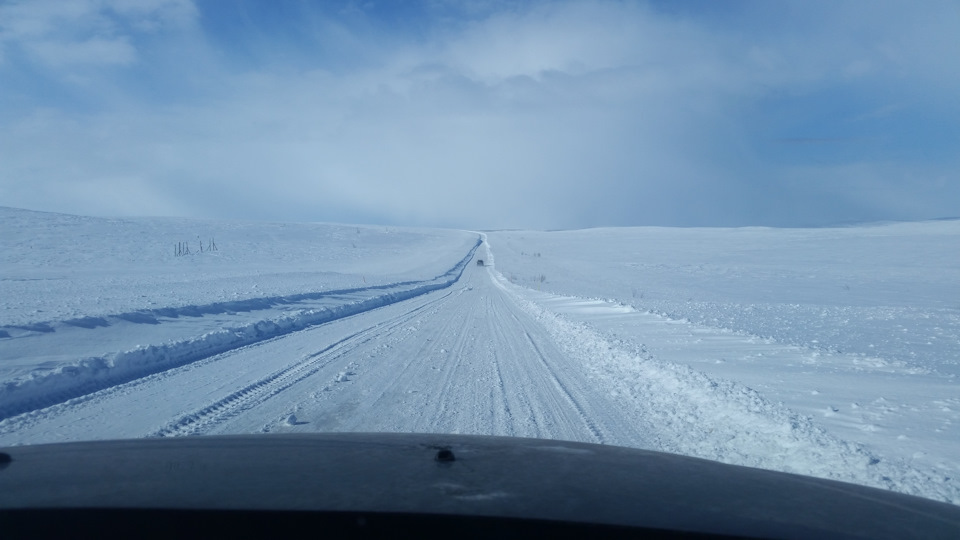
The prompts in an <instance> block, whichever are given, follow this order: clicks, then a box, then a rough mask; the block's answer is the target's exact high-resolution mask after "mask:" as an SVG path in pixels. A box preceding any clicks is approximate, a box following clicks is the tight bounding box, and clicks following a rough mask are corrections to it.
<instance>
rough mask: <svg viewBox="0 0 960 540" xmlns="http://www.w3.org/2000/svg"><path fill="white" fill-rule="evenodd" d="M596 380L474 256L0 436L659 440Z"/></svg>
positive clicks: (51, 410) (75, 402)
mask: <svg viewBox="0 0 960 540" xmlns="http://www.w3.org/2000/svg"><path fill="white" fill-rule="evenodd" d="M195 321H196V324H202V323H203V318H202V317H200V318H196V319H195ZM591 384H592V383H591V380H590V378H589V376H588V374H587V373H586V372H585V370H584V366H583V365H581V364H579V363H577V362H575V361H573V360H572V359H571V358H570V357H569V356H567V355H565V354H564V353H562V352H561V351H560V350H559V349H558V348H557V345H556V344H555V343H554V341H553V339H552V338H551V337H550V335H549V334H548V333H547V332H546V330H545V329H544V327H543V326H542V325H541V324H539V323H538V322H537V321H535V320H533V319H532V318H531V316H530V315H529V314H528V313H527V312H525V311H524V310H523V309H521V308H520V307H519V306H518V305H517V303H516V299H515V298H514V297H513V296H512V295H511V294H510V293H509V292H508V291H507V290H505V289H504V288H503V287H502V286H497V285H496V281H495V279H494V274H493V269H492V268H490V267H489V266H488V267H479V266H475V265H473V264H470V265H468V266H467V267H466V270H465V272H464V274H463V275H462V277H461V279H460V280H459V281H458V282H456V283H455V284H454V285H453V286H451V287H449V288H446V289H443V290H439V291H434V292H430V293H427V294H424V295H420V296H417V297H415V298H413V299H410V300H406V301H403V302H399V303H395V304H392V305H388V306H385V307H381V308H377V309H373V310H370V311H366V312H363V313H361V314H358V315H353V316H350V317H346V318H342V319H338V320H335V321H333V322H329V323H326V324H323V325H319V326H314V327H311V328H308V329H306V330H302V331H299V332H294V333H291V334H287V335H283V336H280V337H277V338H273V339H268V340H266V341H262V342H259V343H255V344H252V345H249V346H244V347H240V348H238V349H234V350H230V351H228V352H225V353H222V354H218V355H214V356H210V357H207V358H203V359H201V360H199V361H196V362H191V363H188V364H186V365H183V366H180V367H177V368H174V369H170V370H166V371H161V372H159V373H156V374H152V375H149V376H146V377H143V378H139V379H136V380H133V381H130V382H126V383H123V384H119V385H114V386H109V387H107V388H104V389H101V390H99V391H96V392H93V393H91V394H87V395H83V396H81V397H78V398H74V399H71V400H69V401H66V402H63V403H58V404H55V405H53V406H50V407H46V408H42V409H39V410H34V411H30V412H28V413H25V414H21V415H18V416H14V417H11V418H8V419H6V420H4V421H3V422H2V423H0V444H3V445H9V444H23V443H31V444H33V443H41V442H54V441H67V440H79V439H89V438H101V439H103V438H127V437H142V436H169V435H186V434H214V433H251V432H261V431H263V432H266V431H396V432H438V433H475V434H494V435H512V436H528V437H539V438H555V439H565V440H575V441H587V442H601V443H614V444H621V445H628V446H637V447H653V445H652V444H651V443H650V441H648V440H647V437H649V433H650V431H649V430H648V429H644V425H643V422H642V419H640V418H635V417H631V415H630V414H628V413H627V412H626V411H624V410H623V409H622V408H621V407H619V406H618V405H617V404H616V403H614V402H612V401H611V400H610V399H609V398H608V397H607V394H606V393H604V392H596V391H594V389H593V388H592V386H591ZM645 434H646V435H645Z"/></svg>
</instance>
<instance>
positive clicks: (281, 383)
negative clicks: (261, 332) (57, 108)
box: [148, 292, 452, 437]
mask: <svg viewBox="0 0 960 540" xmlns="http://www.w3.org/2000/svg"><path fill="white" fill-rule="evenodd" d="M451 294H452V292H448V293H446V294H444V295H443V296H441V297H439V298H437V299H434V300H432V301H431V302H430V303H428V304H424V305H422V306H418V307H416V308H414V309H412V310H410V311H407V312H405V313H403V314H401V315H399V316H397V317H395V318H394V319H391V320H389V321H386V322H382V323H378V324H375V325H373V326H370V327H367V328H365V329H363V330H361V331H359V332H356V333H354V334H351V335H349V336H347V337H345V338H343V339H341V340H338V341H336V342H334V343H332V344H330V345H328V346H326V347H325V348H323V349H322V350H321V351H319V352H316V353H314V354H312V355H310V356H309V357H307V358H306V359H304V360H301V361H299V362H296V363H294V364H291V365H289V366H286V367H284V368H282V369H280V370H278V371H275V372H274V373H272V374H270V375H268V376H266V377H262V378H260V379H258V380H256V381H254V382H253V383H250V384H248V385H247V386H245V387H243V388H241V389H240V390H237V391H235V392H232V393H230V394H229V395H227V396H225V397H223V398H221V399H219V400H217V401H215V402H213V403H211V404H209V405H206V406H204V407H201V408H199V409H197V410H194V411H192V412H190V413H186V414H184V415H182V416H180V417H179V418H177V419H176V420H174V421H172V422H170V423H169V424H167V425H165V426H163V427H162V428H160V429H158V430H156V431H154V432H153V433H150V434H149V435H148V437H171V436H181V435H195V434H199V433H202V432H204V431H208V430H210V429H211V428H213V427H214V426H216V425H217V424H219V423H221V422H223V421H225V420H228V419H230V418H232V417H234V416H236V415H238V414H241V413H242V412H244V411H246V410H249V409H251V408H253V407H256V406H257V405H259V404H261V403H263V402H265V401H267V400H269V399H270V398H272V397H274V396H276V395H277V394H280V393H281V392H283V391H284V390H286V389H288V388H290V387H291V386H293V385H295V384H297V383H299V382H301V381H303V380H305V379H307V378H309V377H311V376H312V375H314V374H316V373H318V372H319V371H320V370H321V369H323V368H324V367H326V366H327V365H329V364H330V363H331V362H333V361H335V360H337V359H339V358H341V357H343V356H344V355H346V354H348V353H350V352H351V351H353V350H354V349H356V348H357V347H359V346H361V345H363V344H365V343H367V342H369V341H370V340H372V339H377V338H382V337H384V336H386V335H390V334H391V333H392V332H393V331H394V330H396V329H397V328H398V327H400V326H402V325H404V324H406V323H408V322H409V321H410V320H411V319H413V318H414V317H416V316H417V315H419V314H420V312H421V311H423V310H425V309H427V308H428V307H431V306H433V305H434V304H436V303H439V302H441V301H443V300H445V299H446V298H448V297H449V296H450V295H451Z"/></svg>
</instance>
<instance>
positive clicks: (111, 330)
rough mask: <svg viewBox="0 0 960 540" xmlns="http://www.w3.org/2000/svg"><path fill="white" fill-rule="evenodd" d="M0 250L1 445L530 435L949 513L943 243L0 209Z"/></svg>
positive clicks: (858, 231)
mask: <svg viewBox="0 0 960 540" xmlns="http://www.w3.org/2000/svg"><path fill="white" fill-rule="evenodd" d="M0 231H2V235H0V445H16V444H36V443H44V442H56V441H68V440H83V439H107V438H124V437H149V436H176V435H193V434H221V433H254V432H288V431H289V432H296V431H399V432H442V433H468V434H469V433H476V434H493V435H511V436H529V437H541V438H555V439H566V440H578V441H587V442H599V443H605V444H616V445H623V446H633V447H639V448H649V449H654V450H664V451H668V452H677V453H683V454H688V455H694V456H699V457H705V458H708V459H715V460H719V461H724V462H728V463H737V464H743V465H750V466H756V467H763V468H769V469H775V470H782V471H788V472H796V473H800V474H808V475H815V476H821V477H826V478H833V479H838V480H843V481H849V482H856V483H861V484H866V485H872V486H878V487H884V488H888V489H893V490H897V491H901V492H905V493H911V494H916V495H921V496H925V497H929V498H933V499H937V500H944V501H949V502H953V503H955V504H960V470H958V469H960V433H958V426H960V392H958V385H957V376H958V374H960V252H958V251H957V249H956V248H957V246H960V242H958V240H960V222H958V221H942V222H925V223H903V224H888V225H875V226H860V227H847V228H837V229H669V228H666V229H665V228H631V229H596V230H586V231H566V232H535V231H499V232H490V233H486V234H480V233H474V232H465V231H448V230H436V229H406V228H395V227H370V226H353V225H329V224H273V223H250V222H216V221H199V220H184V219H165V218H137V219H101V218H87V217H77V216H67V215H62V214H49V213H40V212H30V211H25V210H17V209H10V208H0ZM484 240H485V241H484ZM187 242H189V246H190V253H189V254H183V255H178V254H177V245H178V243H180V245H181V246H182V245H183V243H187ZM201 243H202V245H203V252H200V249H199V248H200V245H201ZM214 243H215V245H216V249H214ZM477 259H483V260H484V261H485V262H486V265H485V266H479V265H478V264H477V263H476V260H477Z"/></svg>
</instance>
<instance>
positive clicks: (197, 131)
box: [0, 0, 960, 228]
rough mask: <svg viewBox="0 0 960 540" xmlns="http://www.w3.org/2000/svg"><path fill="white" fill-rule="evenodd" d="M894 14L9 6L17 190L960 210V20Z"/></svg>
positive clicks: (438, 212) (534, 6) (428, 212)
mask: <svg viewBox="0 0 960 540" xmlns="http://www.w3.org/2000/svg"><path fill="white" fill-rule="evenodd" d="M870 5H871V6H873V7H872V8H871V9H869V10H864V9H863V6H864V5H863V4H862V3H857V2H850V3H846V2H840V3H809V2H799V3H781V4H777V5H776V7H772V5H771V4H770V3H766V2H759V3H754V2H733V3H721V4H715V3H710V2H707V3H701V2H689V3H684V2H680V3H675V2H670V3H661V2H613V1H599V0H598V1H585V2H530V3H524V4H522V5H519V7H518V5H517V4H515V3H499V2H476V3H467V4H462V3H454V2H450V3H448V2H422V3H415V4H408V3H404V5H402V6H399V5H397V3H393V2H384V3H379V2H367V3H355V2H342V3H340V4H336V3H323V4H322V5H315V4H312V3H275V2H229V3H221V2H197V3H192V2H189V1H174V0H170V1H161V0H157V1H155V2H109V1H96V2H95V1H92V0H91V1H89V2H80V1H77V2H65V3H64V2H7V3H4V4H0V58H2V60H0V80H3V81H4V82H5V83H6V84H2V85H0V121H3V123H4V126H5V129H4V130H2V132H0V200H2V201H3V202H2V204H5V205H13V206H25V207H29V208H37V209H49V210H59V211H70V212H77V213H99V214H167V215H170V214H172V215H191V216H209V217H233V218H240V217H248V218H256V219H296V220H332V221H365V222H378V223H403V224H423V225H438V226H454V227H475V228H480V227H542V228H557V227H583V226H596V225H643V224H662V225H748V224H753V225H757V224H766V225H811V224H813V225H816V224H825V223H831V222H839V221H849V220H856V219H863V220H869V219H924V218H932V217H939V216H944V215H957V214H960V178H958V174H957V171H958V165H960V158H958V157H957V154H956V152H955V148H956V147H958V143H960V108H958V106H957V105H956V102H955V99H952V98H951V97H950V96H955V95H956V93H957V92H958V91H960V76H958V74H957V70H956V68H955V67H953V65H954V61H953V60H952V56H951V55H946V54H944V51H945V50H951V48H952V50H957V51H960V37H958V36H960V10H958V8H957V7H956V6H955V5H954V4H952V3H925V4H924V5H923V6H919V7H917V6H907V5H905V4H900V3H893V4H885V3H870ZM867 12H868V13H867ZM951 148H953V150H951ZM838 186H847V187H846V188H841V187H838ZM865 192H867V193H865Z"/></svg>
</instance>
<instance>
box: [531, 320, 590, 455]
mask: <svg viewBox="0 0 960 540" xmlns="http://www.w3.org/2000/svg"><path fill="white" fill-rule="evenodd" d="M518 322H519V321H518ZM523 335H524V336H525V337H526V338H527V341H528V342H529V343H530V346H531V347H533V350H534V351H535V352H536V353H537V354H536V357H537V360H539V361H540V365H541V366H543V369H544V371H545V372H546V373H547V374H549V376H550V379H552V381H553V385H554V387H555V388H556V389H557V390H559V391H560V394H561V395H562V396H563V398H564V400H565V401H566V402H567V403H568V404H569V405H570V406H571V407H573V409H574V410H575V411H576V412H577V415H578V416H579V417H580V420H582V421H583V424H584V425H585V426H587V429H589V430H590V433H592V434H593V438H594V442H597V443H600V444H606V441H607V438H606V437H604V435H603V432H602V431H601V430H600V428H598V427H597V425H596V423H594V421H593V420H591V419H590V417H589V416H587V413H586V412H584V410H583V406H581V405H580V402H579V401H578V400H577V399H576V398H574V397H573V394H571V393H570V390H568V389H567V386H566V385H565V384H563V381H561V380H560V378H559V377H557V374H556V372H555V371H554V369H553V368H552V367H550V364H549V363H547V359H546V358H545V357H544V356H543V353H542V352H540V347H537V344H536V343H535V342H534V341H533V338H532V337H530V334H529V332H526V331H524V332H523Z"/></svg>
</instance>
